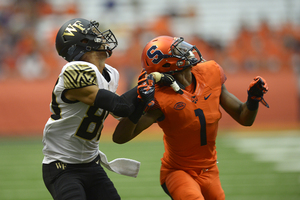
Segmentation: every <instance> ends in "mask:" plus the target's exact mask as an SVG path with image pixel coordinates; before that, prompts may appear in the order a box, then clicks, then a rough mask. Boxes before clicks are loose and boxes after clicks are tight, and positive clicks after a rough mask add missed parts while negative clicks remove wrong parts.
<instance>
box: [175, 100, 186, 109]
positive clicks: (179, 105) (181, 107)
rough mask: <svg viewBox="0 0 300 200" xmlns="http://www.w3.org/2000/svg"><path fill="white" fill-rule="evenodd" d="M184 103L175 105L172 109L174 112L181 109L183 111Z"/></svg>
mask: <svg viewBox="0 0 300 200" xmlns="http://www.w3.org/2000/svg"><path fill="white" fill-rule="evenodd" d="M185 105H186V104H185V103H184V102H177V103H176V104H175V105H174V109H175V110H182V109H184V107H185Z"/></svg>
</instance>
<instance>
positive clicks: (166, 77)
mask: <svg viewBox="0 0 300 200" xmlns="http://www.w3.org/2000/svg"><path fill="white" fill-rule="evenodd" d="M151 74H152V75H153V76H154V78H155V81H156V82H157V83H161V84H162V85H165V86H171V87H172V88H173V90H174V91H175V92H177V93H179V94H182V93H183V92H182V90H181V89H180V87H179V85H178V84H177V82H176V81H175V79H174V77H173V76H172V75H170V74H164V73H159V72H152V73H151Z"/></svg>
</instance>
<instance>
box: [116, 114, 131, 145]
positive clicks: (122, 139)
mask: <svg viewBox="0 0 300 200" xmlns="http://www.w3.org/2000/svg"><path fill="white" fill-rule="evenodd" d="M135 128H136V124H135V123H133V122H132V121H131V120H129V119H128V118H123V119H122V120H121V121H120V122H119V123H118V125H117V127H116V128H115V131H114V133H113V141H114V142H115V143H117V144H123V143H126V142H128V141H130V140H131V139H133V138H134V137H135V136H136V135H134V130H135Z"/></svg>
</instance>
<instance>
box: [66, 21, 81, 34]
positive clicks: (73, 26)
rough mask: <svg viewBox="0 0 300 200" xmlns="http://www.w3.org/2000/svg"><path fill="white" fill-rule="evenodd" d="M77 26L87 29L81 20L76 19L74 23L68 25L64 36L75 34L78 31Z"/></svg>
mask: <svg viewBox="0 0 300 200" xmlns="http://www.w3.org/2000/svg"><path fill="white" fill-rule="evenodd" d="M76 28H78V29H79V30H81V31H83V30H85V28H83V25H82V24H81V21H76V22H75V23H74V24H69V25H68V26H67V28H66V29H65V31H64V33H63V35H62V36H65V35H66V36H74V33H73V32H77V30H76Z"/></svg>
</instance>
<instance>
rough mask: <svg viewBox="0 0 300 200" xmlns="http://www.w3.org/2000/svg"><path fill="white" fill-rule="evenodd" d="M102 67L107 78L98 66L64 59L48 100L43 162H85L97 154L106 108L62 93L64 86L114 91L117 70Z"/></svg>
mask: <svg viewBox="0 0 300 200" xmlns="http://www.w3.org/2000/svg"><path fill="white" fill-rule="evenodd" d="M105 70H106V71H107V72H108V74H109V76H110V80H109V82H108V81H107V80H106V79H105V78H104V76H103V75H102V74H101V73H100V72H99V70H98V68H97V67H96V66H95V65H93V64H91V63H87V62H83V61H73V62H70V63H67V64H66V65H65V66H64V67H63V69H62V71H61V73H60V75H59V78H58V80H57V82H56V85H55V87H54V89H53V92H52V102H51V104H50V109H51V112H52V113H53V114H52V115H51V117H50V118H49V120H48V121H47V123H46V125H45V128H44V133H43V144H44V148H43V154H44V159H43V163H45V164H48V163H51V162H53V161H56V160H59V161H61V162H64V163H70V164H79V163H88V162H91V161H92V160H93V159H95V158H96V157H97V155H99V138H100V134H101V130H102V128H103V122H104V120H105V119H106V117H107V115H108V114H109V112H108V111H106V110H103V109H100V108H97V107H94V106H89V105H87V104H84V103H82V102H80V101H70V100H68V99H66V98H65V97H64V92H65V91H66V90H67V89H74V88H81V87H85V86H90V85H97V86H98V87H99V89H106V90H109V91H111V92H116V90H117V87H118V81H119V73H118V71H117V70H116V69H114V68H113V67H111V66H109V65H105Z"/></svg>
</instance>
